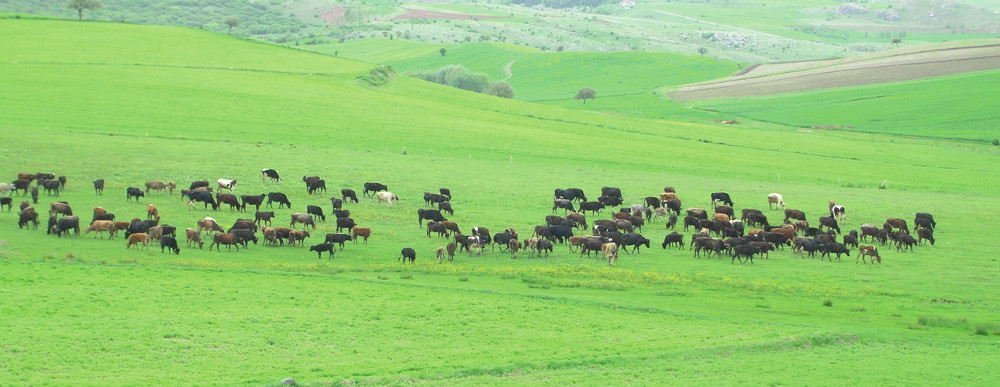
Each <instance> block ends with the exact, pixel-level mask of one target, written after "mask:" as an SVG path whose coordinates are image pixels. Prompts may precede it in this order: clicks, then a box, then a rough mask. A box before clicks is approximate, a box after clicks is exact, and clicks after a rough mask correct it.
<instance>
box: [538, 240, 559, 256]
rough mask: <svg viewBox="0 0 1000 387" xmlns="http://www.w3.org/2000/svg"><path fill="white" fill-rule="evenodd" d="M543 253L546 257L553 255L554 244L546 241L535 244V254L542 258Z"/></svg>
mask: <svg viewBox="0 0 1000 387" xmlns="http://www.w3.org/2000/svg"><path fill="white" fill-rule="evenodd" d="M542 252H545V256H546V257H548V256H549V254H551V253H553V252H554V251H553V247H552V242H549V241H547V240H545V239H539V240H538V243H536V244H535V254H538V257H541V256H542Z"/></svg>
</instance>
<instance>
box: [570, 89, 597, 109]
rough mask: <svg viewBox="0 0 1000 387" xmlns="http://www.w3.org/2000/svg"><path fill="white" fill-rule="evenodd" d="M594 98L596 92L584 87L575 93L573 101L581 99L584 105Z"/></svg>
mask: <svg viewBox="0 0 1000 387" xmlns="http://www.w3.org/2000/svg"><path fill="white" fill-rule="evenodd" d="M594 98H597V92H595V91H594V89H591V88H589V87H584V88H582V89H580V91H578V92H576V96H575V97H573V99H582V100H583V104H584V105H586V104H587V100H588V99H594Z"/></svg>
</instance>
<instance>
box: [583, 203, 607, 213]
mask: <svg viewBox="0 0 1000 387" xmlns="http://www.w3.org/2000/svg"><path fill="white" fill-rule="evenodd" d="M603 209H604V204H602V203H600V202H582V203H580V213H582V214H586V213H587V211H592V212H593V213H594V214H595V215H596V214H597V213H599V212H601V210H603Z"/></svg>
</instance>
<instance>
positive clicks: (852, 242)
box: [844, 230, 858, 248]
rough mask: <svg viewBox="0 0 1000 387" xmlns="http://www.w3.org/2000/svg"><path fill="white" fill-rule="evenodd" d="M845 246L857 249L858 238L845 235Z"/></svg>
mask: <svg viewBox="0 0 1000 387" xmlns="http://www.w3.org/2000/svg"><path fill="white" fill-rule="evenodd" d="M852 231H853V230H852ZM844 246H854V248H857V247H858V237H857V236H856V235H844Z"/></svg>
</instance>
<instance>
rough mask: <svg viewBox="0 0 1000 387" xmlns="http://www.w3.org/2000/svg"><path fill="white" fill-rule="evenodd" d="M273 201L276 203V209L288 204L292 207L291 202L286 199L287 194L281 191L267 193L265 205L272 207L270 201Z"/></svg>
mask: <svg viewBox="0 0 1000 387" xmlns="http://www.w3.org/2000/svg"><path fill="white" fill-rule="evenodd" d="M274 202H277V203H278V209H281V206H288V208H292V202H290V201H288V196H286V195H285V194H283V193H281V192H271V193H268V194H267V206H268V207H271V208H274V207H273V206H272V205H271V203H274Z"/></svg>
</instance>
